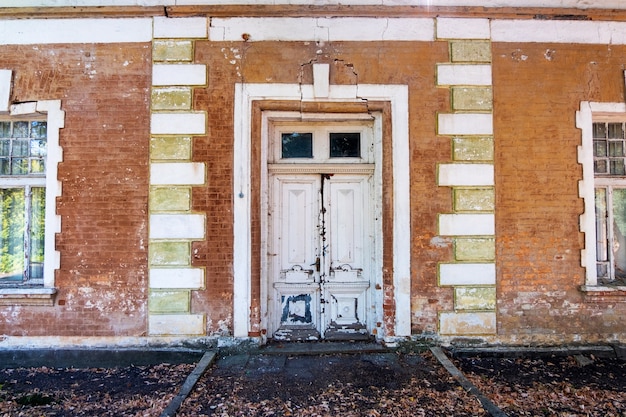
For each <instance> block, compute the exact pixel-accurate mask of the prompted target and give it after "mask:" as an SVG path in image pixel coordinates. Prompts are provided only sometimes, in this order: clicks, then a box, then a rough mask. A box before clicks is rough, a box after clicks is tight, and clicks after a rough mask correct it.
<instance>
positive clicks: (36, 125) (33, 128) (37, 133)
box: [30, 122, 48, 138]
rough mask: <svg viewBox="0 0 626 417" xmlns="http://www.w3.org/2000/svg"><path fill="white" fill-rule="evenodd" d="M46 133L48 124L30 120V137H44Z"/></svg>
mask: <svg viewBox="0 0 626 417" xmlns="http://www.w3.org/2000/svg"><path fill="white" fill-rule="evenodd" d="M47 134H48V125H47V123H46V122H30V137H31V138H45V137H46V136H47Z"/></svg>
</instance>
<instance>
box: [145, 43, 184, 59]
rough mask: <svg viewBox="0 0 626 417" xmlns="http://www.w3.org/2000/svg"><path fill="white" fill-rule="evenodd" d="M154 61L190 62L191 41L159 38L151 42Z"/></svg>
mask: <svg viewBox="0 0 626 417" xmlns="http://www.w3.org/2000/svg"><path fill="white" fill-rule="evenodd" d="M152 60H153V61H154V62H190V61H191V60H193V42H192V41H188V40H161V41H154V42H153V43H152Z"/></svg>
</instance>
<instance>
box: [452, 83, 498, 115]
mask: <svg viewBox="0 0 626 417" xmlns="http://www.w3.org/2000/svg"><path fill="white" fill-rule="evenodd" d="M452 108H453V109H454V110H468V111H473V110H481V111H483V110H484V111H490V110H492V109H493V93H492V89H491V87H453V88H452Z"/></svg>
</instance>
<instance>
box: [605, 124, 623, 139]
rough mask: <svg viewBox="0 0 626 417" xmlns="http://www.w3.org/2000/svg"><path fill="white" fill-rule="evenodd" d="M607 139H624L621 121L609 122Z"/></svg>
mask: <svg viewBox="0 0 626 417" xmlns="http://www.w3.org/2000/svg"><path fill="white" fill-rule="evenodd" d="M608 133H609V139H624V127H623V125H622V124H621V123H609V132H608Z"/></svg>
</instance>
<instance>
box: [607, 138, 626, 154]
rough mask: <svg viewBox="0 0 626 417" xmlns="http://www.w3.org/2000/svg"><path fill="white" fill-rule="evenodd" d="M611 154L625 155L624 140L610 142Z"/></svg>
mask: <svg viewBox="0 0 626 417" xmlns="http://www.w3.org/2000/svg"><path fill="white" fill-rule="evenodd" d="M609 156H624V142H622V141H621V140H619V141H618V140H615V141H611V142H609Z"/></svg>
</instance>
